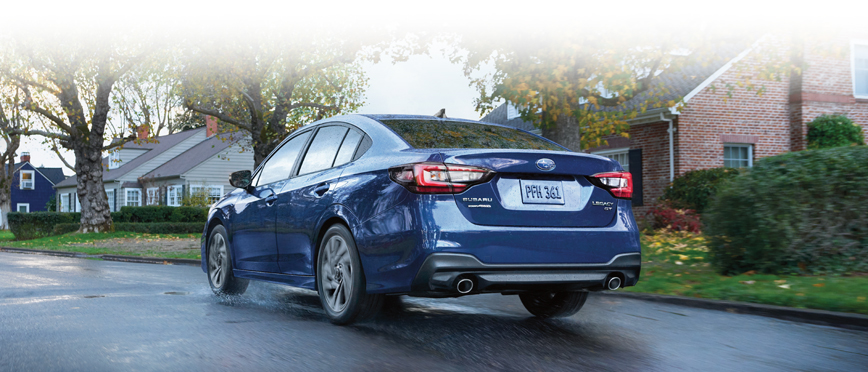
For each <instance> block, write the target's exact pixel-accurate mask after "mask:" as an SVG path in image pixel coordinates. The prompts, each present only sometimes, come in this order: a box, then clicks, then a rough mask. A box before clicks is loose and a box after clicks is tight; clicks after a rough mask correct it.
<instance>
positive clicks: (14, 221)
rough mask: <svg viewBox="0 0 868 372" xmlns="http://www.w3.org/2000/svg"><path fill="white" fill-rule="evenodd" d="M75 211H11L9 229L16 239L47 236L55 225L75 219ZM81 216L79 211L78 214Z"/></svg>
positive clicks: (8, 219)
mask: <svg viewBox="0 0 868 372" xmlns="http://www.w3.org/2000/svg"><path fill="white" fill-rule="evenodd" d="M75 215H76V214H75V213H57V212H33V213H20V212H10V213H8V214H7V215H6V216H7V221H8V222H9V230H11V231H12V234H14V235H15V240H30V239H36V238H42V237H46V236H49V235H51V234H52V232H53V231H54V226H55V225H57V224H59V223H69V222H72V221H75V220H74V219H73V218H74V217H76V216H75ZM77 217H78V218H79V219H80V218H81V214H80V213H79V214H78V216H77Z"/></svg>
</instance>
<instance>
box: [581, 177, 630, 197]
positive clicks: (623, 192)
mask: <svg viewBox="0 0 868 372" xmlns="http://www.w3.org/2000/svg"><path fill="white" fill-rule="evenodd" d="M590 180H591V183H593V184H595V185H597V186H598V187H602V188H604V189H606V190H608V191H609V192H610V193H611V194H612V196H614V197H616V198H621V199H630V198H632V197H633V175H632V174H630V172H607V173H597V174H595V175H593V176H591V177H590Z"/></svg>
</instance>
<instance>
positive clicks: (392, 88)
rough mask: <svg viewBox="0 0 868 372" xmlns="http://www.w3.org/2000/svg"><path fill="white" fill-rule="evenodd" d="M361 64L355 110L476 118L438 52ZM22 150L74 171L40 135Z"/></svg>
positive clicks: (457, 77) (460, 81) (41, 162)
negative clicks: (363, 86) (363, 81)
mask: <svg viewBox="0 0 868 372" xmlns="http://www.w3.org/2000/svg"><path fill="white" fill-rule="evenodd" d="M363 67H364V70H365V73H366V75H367V76H368V78H369V81H368V89H367V90H366V93H365V95H366V98H365V105H364V106H363V107H362V108H361V109H359V111H358V112H359V113H365V114H418V115H433V114H434V113H436V112H437V111H438V110H440V109H441V108H445V109H446V116H448V117H455V118H462V119H472V120H476V119H479V114H477V113H476V111H474V104H473V99H474V98H476V97H477V96H478V93H477V92H476V89H475V88H471V87H470V86H469V85H468V84H469V82H470V81H469V80H468V79H467V78H466V77H465V76H464V73H463V72H462V69H461V66H460V65H457V64H452V63H450V62H449V60H448V59H446V58H445V57H443V56H442V55H441V53H439V52H433V53H431V54H430V55H416V56H412V57H410V58H409V59H408V60H407V61H404V62H398V63H395V64H393V63H392V62H391V61H390V60H383V61H380V62H379V63H376V64H374V63H365V64H363ZM2 147H3V145H2V144H0V148H2ZM24 151H29V152H30V161H31V163H33V164H34V165H36V166H37V167H38V166H45V167H59V168H63V171H64V174H66V175H72V174H73V173H74V172H73V171H72V170H70V169H69V168H66V167H65V166H64V165H63V163H62V162H61V161H60V159H59V158H58V156H57V154H55V153H54V152H53V151H51V149H50V148H49V147H48V146H46V145H44V144H42V139H41V137H34V138H26V139H24V140H22V144H21V146H20V147H19V149H18V153H19V154H21V153H22V152H24ZM64 157H65V159H66V160H67V162H69V163H70V164H74V161H75V156H73V154H72V153H71V152H69V151H66V152H65V153H64Z"/></svg>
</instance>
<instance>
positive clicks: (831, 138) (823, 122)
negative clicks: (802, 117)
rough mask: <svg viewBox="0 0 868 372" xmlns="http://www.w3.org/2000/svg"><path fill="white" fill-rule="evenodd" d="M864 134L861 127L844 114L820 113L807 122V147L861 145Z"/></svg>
mask: <svg viewBox="0 0 868 372" xmlns="http://www.w3.org/2000/svg"><path fill="white" fill-rule="evenodd" d="M863 144H865V135H864V134H862V127H861V126H859V124H856V123H854V122H853V121H852V120H850V119H848V118H847V117H846V116H844V115H820V116H818V117H817V118H816V119H814V120H813V121H812V122H810V123H808V148H809V149H827V148H833V147H841V146H850V145H863Z"/></svg>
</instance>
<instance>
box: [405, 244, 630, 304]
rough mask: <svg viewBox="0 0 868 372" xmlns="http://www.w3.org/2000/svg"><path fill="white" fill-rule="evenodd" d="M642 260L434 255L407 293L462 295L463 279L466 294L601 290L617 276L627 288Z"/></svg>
mask: <svg viewBox="0 0 868 372" xmlns="http://www.w3.org/2000/svg"><path fill="white" fill-rule="evenodd" d="M641 261H642V260H641V254H640V253H638V252H636V253H624V254H619V255H616V256H615V257H613V258H612V259H611V260H610V261H609V262H606V263H599V264H485V263H482V262H481V261H479V260H478V259H476V257H474V256H472V255H469V254H459V253H433V254H431V255H429V256H428V257H427V258H426V259H425V261H424V263H422V266H421V267H420V269H419V271H418V272H417V273H416V277H415V278H414V279H413V283H412V285H411V290H410V293H409V294H411V295H416V296H428V297H448V296H457V295H461V294H460V293H459V292H458V291H457V289H456V286H457V283H458V281H459V280H461V279H465V278H467V279H470V280H472V281H473V283H474V286H473V290H472V291H471V292H470V293H467V294H474V293H512V292H526V291H545V292H560V291H578V290H602V289H603V288H604V284H605V283H606V280H607V279H608V278H609V277H611V276H618V277H620V278H621V280H622V283H623V284H622V286H624V287H626V286H633V285H636V282H637V281H638V278H639V271H640V269H641Z"/></svg>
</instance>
